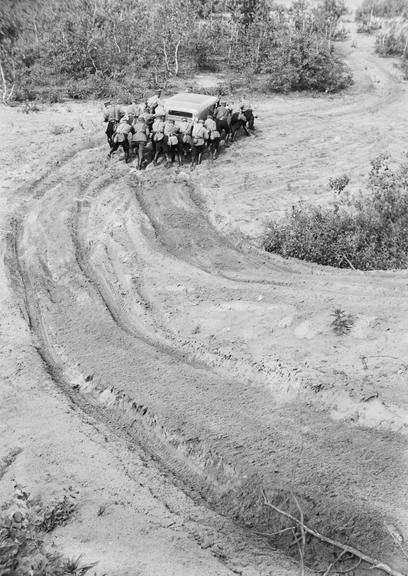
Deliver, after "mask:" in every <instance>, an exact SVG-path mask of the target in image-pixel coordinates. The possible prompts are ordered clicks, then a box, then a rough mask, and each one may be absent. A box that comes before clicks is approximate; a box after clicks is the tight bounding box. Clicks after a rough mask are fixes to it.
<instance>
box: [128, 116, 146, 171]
mask: <svg viewBox="0 0 408 576" xmlns="http://www.w3.org/2000/svg"><path fill="white" fill-rule="evenodd" d="M133 129H134V134H133V136H132V148H135V151H137V157H138V158H137V168H138V170H141V169H142V168H143V158H144V151H145V147H146V144H147V141H148V139H149V134H150V131H149V128H148V126H147V124H146V121H145V119H144V118H143V117H142V116H140V117H139V118H137V119H136V120H135V122H134V124H133Z"/></svg>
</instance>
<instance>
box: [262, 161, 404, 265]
mask: <svg viewBox="0 0 408 576" xmlns="http://www.w3.org/2000/svg"><path fill="white" fill-rule="evenodd" d="M264 247H265V249H266V250H267V251H268V252H276V253H278V254H281V255H282V256H285V257H289V256H291V257H295V258H300V259H302V260H308V261H311V262H316V263H318V264H324V265H330V266H337V267H339V268H349V267H351V268H357V269H360V270H374V269H381V270H386V269H392V268H408V250H407V247H408V161H404V162H402V163H400V164H399V165H397V166H393V165H392V163H391V160H390V158H388V157H387V156H380V157H379V158H377V159H376V160H374V161H373V162H372V168H371V171H370V175H369V181H368V191H367V193H366V194H364V195H360V196H359V197H357V198H354V199H351V200H350V199H349V198H348V195H347V194H346V193H344V192H343V193H342V192H338V193H337V199H336V201H335V203H334V205H333V206H331V207H321V206H313V205H310V204H304V205H300V206H297V207H294V208H293V209H292V212H291V213H290V214H289V215H288V216H287V217H286V219H285V220H283V221H282V222H272V223H271V224H270V225H269V228H268V231H267V234H266V238H265V242H264Z"/></svg>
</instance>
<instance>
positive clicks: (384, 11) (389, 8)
mask: <svg viewBox="0 0 408 576" xmlns="http://www.w3.org/2000/svg"><path fill="white" fill-rule="evenodd" d="M394 16H405V17H408V0H363V3H362V4H361V6H360V7H359V8H357V10H356V20H357V21H358V22H362V21H364V20H367V19H368V18H372V17H376V18H392V17H394Z"/></svg>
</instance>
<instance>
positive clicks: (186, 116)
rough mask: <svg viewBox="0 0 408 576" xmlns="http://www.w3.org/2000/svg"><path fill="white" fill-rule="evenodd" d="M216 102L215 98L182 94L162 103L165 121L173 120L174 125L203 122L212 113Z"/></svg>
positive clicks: (189, 93) (188, 93)
mask: <svg viewBox="0 0 408 576" xmlns="http://www.w3.org/2000/svg"><path fill="white" fill-rule="evenodd" d="M217 101H218V98H217V97H216V96H208V95H206V94H193V93H191V92H182V93H180V94H175V95H174V96H171V97H170V98H168V99H167V100H166V101H165V103H164V108H165V110H166V120H174V121H175V123H176V124H181V123H182V122H184V121H186V120H187V121H189V120H190V121H193V122H194V121H197V120H199V119H200V118H201V119H203V120H205V119H206V118H207V115H208V114H209V113H211V112H213V111H214V108H215V105H216V103H217Z"/></svg>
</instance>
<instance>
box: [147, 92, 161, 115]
mask: <svg viewBox="0 0 408 576" xmlns="http://www.w3.org/2000/svg"><path fill="white" fill-rule="evenodd" d="M160 96H161V90H160V88H159V89H157V90H155V91H154V94H153V96H150V98H148V100H147V102H146V104H147V105H148V107H149V108H150V110H151V112H152V113H153V114H154V113H155V112H156V108H157V106H159V104H161V102H160Z"/></svg>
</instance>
